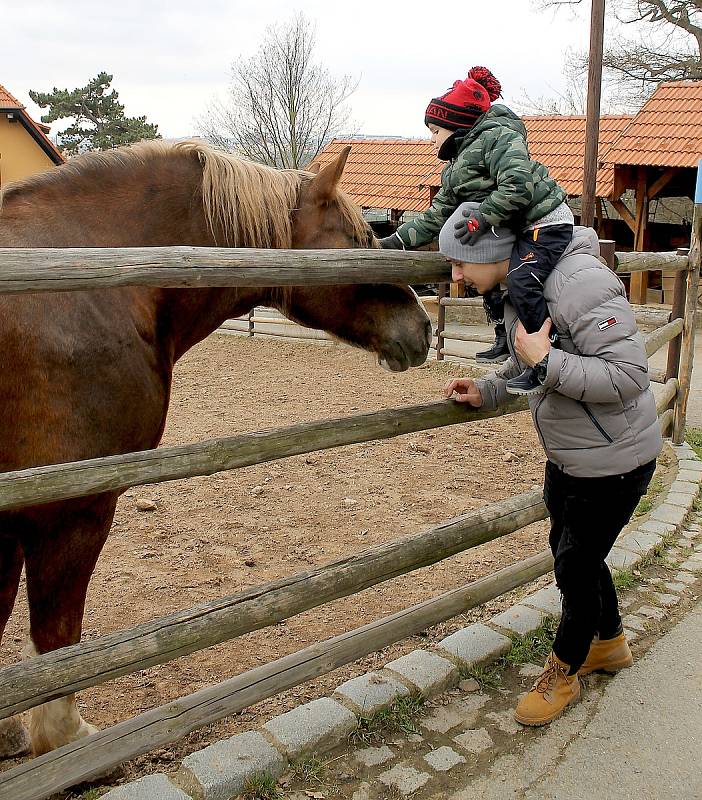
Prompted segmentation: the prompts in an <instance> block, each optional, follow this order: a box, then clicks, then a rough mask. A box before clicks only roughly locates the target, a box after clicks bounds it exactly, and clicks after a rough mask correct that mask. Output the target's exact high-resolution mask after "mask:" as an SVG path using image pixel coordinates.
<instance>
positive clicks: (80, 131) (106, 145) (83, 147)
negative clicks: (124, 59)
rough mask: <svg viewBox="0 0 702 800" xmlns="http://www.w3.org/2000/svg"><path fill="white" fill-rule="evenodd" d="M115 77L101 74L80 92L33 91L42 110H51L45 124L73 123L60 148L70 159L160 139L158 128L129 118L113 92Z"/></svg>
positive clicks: (62, 136) (60, 141)
mask: <svg viewBox="0 0 702 800" xmlns="http://www.w3.org/2000/svg"><path fill="white" fill-rule="evenodd" d="M112 77H113V76H112V75H108V74H107V73H106V72H101V73H99V75H98V76H97V77H96V78H93V79H92V80H90V81H89V82H88V84H87V86H83V87H81V88H78V89H73V90H68V89H57V88H56V87H54V89H53V90H52V91H51V92H35V91H30V92H29V96H30V97H31V98H32V100H33V101H34V102H35V103H36V104H37V105H38V106H39V107H40V108H48V109H49V112H48V114H45V115H44V116H43V117H42V118H41V121H42V122H55V121H56V120H58V119H72V120H73V122H72V123H71V124H70V125H69V126H68V127H67V128H66V129H65V130H64V131H63V132H62V133H61V134H59V144H60V147H61V149H62V150H64V151H65V152H66V153H68V154H69V155H77V154H78V153H84V152H86V151H87V150H109V149H111V148H113V147H119V145H123V144H130V143H132V142H139V141H141V140H142V139H158V138H160V135H159V133H158V125H152V124H151V123H149V122H147V121H146V117H125V116H124V106H123V105H122V104H121V103H120V102H119V99H118V94H117V92H116V91H115V90H114V89H112V91H109V89H110V84H111V83H112Z"/></svg>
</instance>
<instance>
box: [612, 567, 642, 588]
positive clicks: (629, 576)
mask: <svg viewBox="0 0 702 800" xmlns="http://www.w3.org/2000/svg"><path fill="white" fill-rule="evenodd" d="M612 581H613V582H614V586H615V588H616V590H617V591H618V592H623V591H626V590H627V589H633V588H634V586H636V584H637V583H638V579H637V577H636V575H634V573H633V571H632V570H630V569H628V568H627V569H618V570H615V572H614V574H613V575H612Z"/></svg>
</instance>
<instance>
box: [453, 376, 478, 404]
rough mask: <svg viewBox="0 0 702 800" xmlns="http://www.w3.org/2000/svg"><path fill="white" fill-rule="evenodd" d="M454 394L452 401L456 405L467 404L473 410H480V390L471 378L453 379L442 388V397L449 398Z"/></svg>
mask: <svg viewBox="0 0 702 800" xmlns="http://www.w3.org/2000/svg"><path fill="white" fill-rule="evenodd" d="M454 392H455V393H456V396H455V397H454V398H453V399H454V400H455V401H456V402H457V403H468V405H470V406H473V408H480V406H482V404H483V398H482V397H481V395H480V390H479V389H478V387H477V386H476V385H475V381H474V380H471V378H454V379H453V380H452V381H449V382H448V383H447V384H446V386H445V387H444V396H445V397H447V398H448V397H451V395H452V394H453V393H454Z"/></svg>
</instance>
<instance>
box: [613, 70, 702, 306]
mask: <svg viewBox="0 0 702 800" xmlns="http://www.w3.org/2000/svg"><path fill="white" fill-rule="evenodd" d="M600 152H601V157H600V162H601V163H602V164H603V165H604V166H605V167H606V168H611V169H612V170H613V173H614V191H613V194H614V199H613V200H612V204H613V205H614V207H615V208H616V210H617V212H618V213H619V214H620V216H621V217H622V219H623V220H624V222H625V223H626V224H627V226H628V227H629V228H630V230H631V232H632V234H633V236H634V250H638V251H644V250H649V249H651V244H652V243H651V228H650V213H649V211H650V204H651V201H652V200H654V199H655V198H663V197H686V198H689V199H690V207H691V206H692V204H691V201H692V198H693V196H694V191H695V178H696V172H697V163H698V161H699V159H700V157H702V81H679V82H675V83H662V84H661V85H660V86H659V87H658V88H657V89H656V91H655V92H654V93H653V95H652V96H651V98H650V99H649V100H648V102H646V103H645V105H644V106H643V108H642V109H641V110H640V111H639V113H638V114H636V116H635V117H634V118H633V119H632V120H631V122H630V123H629V124H628V125H627V126H626V128H625V129H624V131H623V132H622V133H621V135H620V136H619V137H618V138H617V139H616V140H615V141H614V142H613V143H612V145H611V147H609V149H607V150H605V151H600ZM627 190H632V191H633V198H632V200H633V202H630V203H627V202H626V200H625V199H624V198H623V197H622V195H624V193H625V192H626V191H627ZM686 233H687V236H685V237H684V239H685V241H684V242H683V241H680V242H672V244H673V245H675V244H687V243H688V242H689V232H686ZM654 249H655V248H654ZM648 278H649V273H647V272H641V273H639V274H637V275H632V277H631V285H630V292H629V293H630V298H631V300H632V302H634V303H645V302H646V297H647V288H648Z"/></svg>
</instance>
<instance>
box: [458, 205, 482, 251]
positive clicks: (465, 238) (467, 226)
mask: <svg viewBox="0 0 702 800" xmlns="http://www.w3.org/2000/svg"><path fill="white" fill-rule="evenodd" d="M463 217H464V219H462V220H461V221H460V222H457V223H456V224H455V225H454V226H453V227H454V228H455V229H456V232H455V233H454V234H453V235H454V236H455V237H456V239H458V240H459V241H460V242H461V244H467V245H474V244H475V243H476V242H477V241H478V239H480V237H481V236H483V235H484V234H486V233H487V232H488V231H489V230H490V223H489V222H488V221H487V220H486V219H485V217H484V216H483V215H482V214H481V213H480V211H477V210H476V211H468V210H467V209H466V210H465V211H464V212H463Z"/></svg>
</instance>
